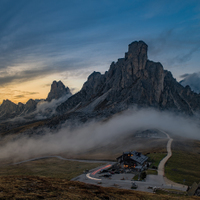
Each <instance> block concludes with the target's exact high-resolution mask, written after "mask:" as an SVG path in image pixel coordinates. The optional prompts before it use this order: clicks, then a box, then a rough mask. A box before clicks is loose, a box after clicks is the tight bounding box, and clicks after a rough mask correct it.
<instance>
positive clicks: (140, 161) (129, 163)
mask: <svg viewBox="0 0 200 200" xmlns="http://www.w3.org/2000/svg"><path fill="white" fill-rule="evenodd" d="M147 160H148V157H147V156H145V155H143V154H141V153H140V152H137V151H129V152H124V153H123V154H122V155H121V156H119V157H118V158H117V162H118V163H119V164H121V165H123V167H124V168H129V169H131V168H132V169H133V168H135V169H138V170H140V171H142V168H143V166H144V165H145V163H146V161H147Z"/></svg>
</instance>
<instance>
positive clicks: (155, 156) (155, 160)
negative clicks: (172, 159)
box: [147, 153, 167, 167]
mask: <svg viewBox="0 0 200 200" xmlns="http://www.w3.org/2000/svg"><path fill="white" fill-rule="evenodd" d="M166 155H167V153H150V154H148V155H147V156H148V157H149V161H151V162H152V164H151V166H150V167H152V166H155V167H158V165H159V162H160V161H161V160H162V159H163V158H164V157H165V156H166Z"/></svg>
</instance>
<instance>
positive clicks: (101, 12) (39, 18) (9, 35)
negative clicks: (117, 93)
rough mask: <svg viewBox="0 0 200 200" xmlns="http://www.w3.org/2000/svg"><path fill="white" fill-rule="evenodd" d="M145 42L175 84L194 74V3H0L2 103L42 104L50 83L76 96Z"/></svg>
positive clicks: (199, 45) (199, 11)
mask: <svg viewBox="0 0 200 200" xmlns="http://www.w3.org/2000/svg"><path fill="white" fill-rule="evenodd" d="M136 40H143V41H144V42H146V43H147V44H148V58H149V59H150V60H153V61H156V62H158V61H159V62H161V63H162V65H163V67H164V68H165V69H167V70H170V71H171V72H172V73H173V76H174V77H175V78H176V79H177V80H178V81H180V80H181V77H183V75H184V74H193V73H199V72H200V65H199V55H200V1H199V0H190V1H188V0H173V1H168V0H162V1H159V0H132V1H131V0H101V1H99V0H98V1H97V0H84V1H83V0H73V1H71V0H59V1H56V0H28V1H27V0H17V1H16V0H1V1H0V103H1V102H2V101H3V99H10V100H11V101H13V102H15V103H18V102H23V103H25V102H26V101H27V100H28V99H31V98H32V99H42V98H46V97H47V94H48V92H49V91H50V85H51V83H52V82H53V81H54V80H57V81H59V80H61V81H62V82H63V83H64V84H65V85H66V86H68V87H69V88H70V89H71V90H72V93H76V92H78V91H79V90H80V89H81V87H82V85H83V83H84V82H85V81H86V80H87V77H88V75H90V74H91V73H92V72H93V71H100V72H101V73H104V72H105V71H107V70H108V69H109V66H110V64H111V62H112V61H117V59H118V58H122V57H124V53H125V52H127V50H128V44H130V43H131V42H133V41H136Z"/></svg>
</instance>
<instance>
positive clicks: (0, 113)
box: [0, 81, 71, 120]
mask: <svg viewBox="0 0 200 200" xmlns="http://www.w3.org/2000/svg"><path fill="white" fill-rule="evenodd" d="M67 95H68V96H67ZM63 96H67V98H68V97H69V96H71V92H70V90H69V88H68V87H67V88H65V86H64V84H63V83H62V82H61V81H59V82H56V81H53V83H52V85H51V90H50V92H49V94H48V97H47V99H46V100H33V99H29V100H28V101H27V102H26V104H23V103H18V104H15V103H13V102H12V101H10V100H8V99H7V100H4V101H3V103H2V104H1V106H0V120H7V119H12V118H15V117H25V118H26V119H32V120H35V119H36V118H37V115H38V113H39V115H40V118H42V117H47V116H48V117H50V116H51V114H52V111H53V110H55V108H56V106H57V105H59V104H60V103H62V102H63V101H60V98H61V97H63ZM67 98H65V99H64V100H66V99H67ZM53 99H55V100H57V102H54V104H51V102H50V101H51V100H53ZM38 106H39V108H40V110H38V112H37V107H38ZM52 106H53V108H52ZM46 115H47V116H46Z"/></svg>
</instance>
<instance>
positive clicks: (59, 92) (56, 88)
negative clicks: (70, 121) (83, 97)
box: [46, 81, 71, 102]
mask: <svg viewBox="0 0 200 200" xmlns="http://www.w3.org/2000/svg"><path fill="white" fill-rule="evenodd" d="M66 94H71V92H70V89H69V88H68V87H66V88H65V85H64V84H63V83H62V82H61V81H58V82H57V81H53V83H52V84H51V90H50V92H49V94H48V97H47V98H46V100H47V101H49V102H50V101H51V100H52V99H59V98H60V97H62V96H64V95H66Z"/></svg>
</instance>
